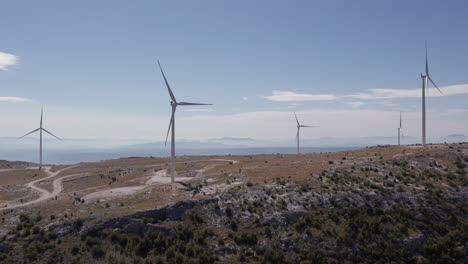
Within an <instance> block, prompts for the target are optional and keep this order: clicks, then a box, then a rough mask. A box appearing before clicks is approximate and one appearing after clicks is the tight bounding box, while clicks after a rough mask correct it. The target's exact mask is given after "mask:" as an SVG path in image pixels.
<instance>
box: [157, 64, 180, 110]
mask: <svg viewBox="0 0 468 264" xmlns="http://www.w3.org/2000/svg"><path fill="white" fill-rule="evenodd" d="M158 65H159V69H160V70H161V74H162V76H163V78H164V82H166V86H167V90H168V91H169V95H170V96H171V100H172V101H173V102H174V103H177V101H176V99H175V96H174V94H173V93H172V90H171V87H170V86H169V83H168V82H167V79H166V75H164V71H163V69H162V67H161V63H159V60H158Z"/></svg>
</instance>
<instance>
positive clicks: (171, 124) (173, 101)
mask: <svg viewBox="0 0 468 264" xmlns="http://www.w3.org/2000/svg"><path fill="white" fill-rule="evenodd" d="M158 65H159V69H160V70H161V74H162V76H163V78H164V82H165V83H166V86H167V90H168V91H169V96H170V97H171V107H172V115H171V121H170V122H169V128H168V129H167V135H166V143H165V144H166V145H167V138H168V137H169V132H170V131H172V133H171V182H172V184H174V182H175V174H176V172H175V112H176V109H177V106H179V105H180V106H187V105H212V104H199V103H187V102H177V100H176V98H175V96H174V94H173V93H172V90H171V87H170V86H169V83H168V82H167V79H166V75H164V71H163V69H162V67H161V63H159V60H158Z"/></svg>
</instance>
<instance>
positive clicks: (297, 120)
mask: <svg viewBox="0 0 468 264" xmlns="http://www.w3.org/2000/svg"><path fill="white" fill-rule="evenodd" d="M294 116H295V117H296V122H297V125H298V126H299V119H297V115H296V112H294Z"/></svg>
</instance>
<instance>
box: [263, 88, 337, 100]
mask: <svg viewBox="0 0 468 264" xmlns="http://www.w3.org/2000/svg"><path fill="white" fill-rule="evenodd" d="M262 98H265V99H267V100H270V101H277V102H293V101H332V100H336V99H337V97H336V96H335V95H333V94H300V93H295V92H289V91H273V94H272V95H267V96H262Z"/></svg>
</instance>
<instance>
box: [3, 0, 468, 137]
mask: <svg viewBox="0 0 468 264" xmlns="http://www.w3.org/2000/svg"><path fill="white" fill-rule="evenodd" d="M0 9H1V10H2V11H1V16H0V120H1V124H2V125H1V129H0V137H16V136H21V135H23V134H25V133H27V132H29V131H31V130H33V129H35V128H37V127H38V125H39V116H40V107H41V104H43V105H44V126H45V128H46V129H48V130H49V131H51V132H53V133H54V134H56V135H58V136H60V137H63V138H115V139H138V140H163V139H164V138H165V135H166V131H167V126H168V123H169V119H170V113H171V108H170V104H169V103H170V98H169V95H168V92H167V89H166V87H165V84H164V80H163V78H162V76H161V74H160V72H159V69H158V68H157V60H158V59H159V60H160V62H161V64H162V66H163V69H164V71H165V73H166V77H167V78H168V81H169V83H170V85H171V87H172V89H173V92H174V94H175V96H176V98H177V100H178V101H188V102H199V103H212V104H214V105H213V106H203V107H179V108H178V109H177V113H176V134H177V137H178V138H181V139H208V138H221V137H250V138H258V139H273V138H275V139H285V138H294V136H295V132H296V127H295V125H296V124H295V123H296V121H295V119H294V112H296V113H297V115H298V117H299V119H300V121H301V122H302V123H303V124H305V125H313V126H316V127H314V128H310V129H307V130H306V129H304V130H303V131H302V132H301V134H302V135H301V137H302V138H320V137H366V136H394V135H396V133H397V132H396V131H397V127H398V122H399V121H398V119H399V113H400V111H401V112H403V131H404V133H405V134H406V135H408V136H420V134H421V77H420V74H421V73H423V72H424V67H425V57H424V56H425V43H426V42H427V46H428V53H429V69H430V74H431V77H432V79H433V80H434V82H435V83H436V84H438V86H439V87H440V89H441V91H442V94H440V93H439V92H438V91H437V90H435V89H434V88H433V87H432V86H431V87H430V89H428V98H427V120H428V121H427V127H428V137H441V136H446V135H449V134H465V135H468V104H467V102H468V52H467V47H468V31H467V30H466V29H467V28H468V16H467V15H466V14H468V2H467V1H261V0H259V1H247V0H245V1H244V0H242V1H215V0H213V1H208V0H201V1H119V0H112V1H110V0H107V1H88V0H82V1H62V0H60V1H56V0H48V1H33V0H30V1H1V2H0Z"/></svg>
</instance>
